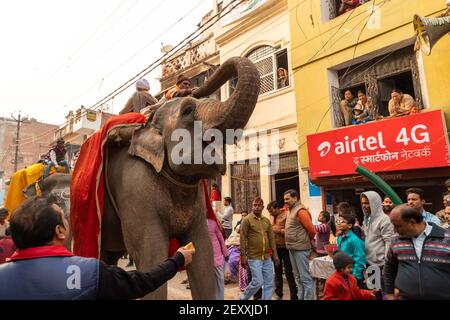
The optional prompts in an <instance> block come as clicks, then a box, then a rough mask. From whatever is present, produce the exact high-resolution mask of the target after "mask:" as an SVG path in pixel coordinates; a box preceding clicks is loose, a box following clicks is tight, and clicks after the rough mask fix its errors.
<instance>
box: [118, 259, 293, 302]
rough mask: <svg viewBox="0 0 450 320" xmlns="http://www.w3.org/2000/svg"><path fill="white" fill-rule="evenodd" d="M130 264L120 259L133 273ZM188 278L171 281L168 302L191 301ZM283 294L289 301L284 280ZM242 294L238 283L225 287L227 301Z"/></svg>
mask: <svg viewBox="0 0 450 320" xmlns="http://www.w3.org/2000/svg"><path fill="white" fill-rule="evenodd" d="M127 264H128V259H120V260H119V267H121V268H123V269H125V270H127V271H131V270H135V269H136V268H135V267H134V266H133V267H126V265H127ZM186 278H187V276H186V271H182V272H178V273H177V274H176V276H175V277H173V278H172V279H170V280H169V282H168V300H191V299H192V296H191V291H190V290H189V289H186V284H182V283H181V282H182V281H183V280H185V279H186ZM283 292H284V298H285V299H289V297H290V295H289V287H288V284H287V282H286V279H284V284H283ZM240 294H241V292H240V290H239V285H238V284H237V283H230V284H227V285H225V300H238V299H239V295H240Z"/></svg>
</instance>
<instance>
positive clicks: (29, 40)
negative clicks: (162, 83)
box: [0, 0, 213, 125]
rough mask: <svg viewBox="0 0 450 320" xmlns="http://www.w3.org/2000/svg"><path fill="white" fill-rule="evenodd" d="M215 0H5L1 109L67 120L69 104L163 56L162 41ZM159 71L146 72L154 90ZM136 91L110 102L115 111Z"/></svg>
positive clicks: (0, 14)
mask: <svg viewBox="0 0 450 320" xmlns="http://www.w3.org/2000/svg"><path fill="white" fill-rule="evenodd" d="M212 5H213V0H185V1H181V0H77V1H68V0H39V1H36V0H22V1H1V2H0V43H1V50H0V116H2V117H10V116H11V114H12V113H13V114H14V115H17V113H18V112H19V110H20V111H21V114H22V116H28V117H29V118H35V119H37V120H39V121H42V122H46V123H51V124H57V125H61V124H63V123H64V121H65V116H66V115H67V114H68V113H69V111H70V110H72V111H75V110H76V109H77V108H79V107H80V106H81V105H84V106H85V107H87V108H89V107H91V106H92V105H94V104H95V103H96V102H97V101H99V100H100V99H102V98H103V97H104V96H106V95H108V94H109V93H110V92H112V91H114V90H115V89H116V88H117V87H119V86H120V85H122V84H123V83H125V82H126V81H127V80H129V79H130V78H132V77H133V76H135V75H136V74H137V73H138V72H139V71H141V70H142V69H144V68H145V67H147V66H148V65H150V64H151V63H152V62H153V61H155V60H157V59H159V58H160V57H161V56H162V55H163V54H162V53H161V51H160V50H161V43H163V44H164V45H166V44H171V45H173V46H175V45H176V44H177V43H178V42H180V41H181V40H183V39H184V38H185V37H186V36H187V35H189V34H190V33H191V32H193V31H194V30H196V28H197V24H198V23H199V22H200V20H201V18H202V16H204V15H205V14H206V13H207V12H208V11H209V10H211V9H212ZM181 18H183V19H182V20H181V21H179V22H177V21H178V20H180V19H181ZM175 23H176V24H175ZM173 24H175V25H174V26H173V27H171V28H169V27H170V26H171V25H173ZM167 29H168V30H167ZM165 30H167V31H165ZM160 75H161V70H160V68H157V69H156V70H155V71H153V72H151V73H150V74H148V75H146V76H144V78H146V79H147V80H148V81H149V82H150V87H151V89H150V92H151V93H152V94H156V93H157V92H159V89H160V87H159V77H160ZM133 91H134V86H132V87H131V88H129V89H127V90H126V91H124V92H123V93H122V94H120V95H119V96H117V97H115V98H114V100H113V102H111V101H110V102H108V106H109V108H110V109H109V111H113V112H115V113H117V112H118V111H120V109H122V107H123V106H124V104H125V103H126V100H127V99H128V98H129V96H130V95H131V94H132V92H133Z"/></svg>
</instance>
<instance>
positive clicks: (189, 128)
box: [100, 57, 260, 300]
mask: <svg viewBox="0 0 450 320" xmlns="http://www.w3.org/2000/svg"><path fill="white" fill-rule="evenodd" d="M234 77H237V79H238V81H237V86H236V89H235V90H234V92H233V93H232V95H231V96H230V97H229V98H228V99H227V100H226V101H223V102H221V101H217V100H214V99H210V98H205V97H207V96H209V95H211V94H212V93H213V92H215V91H216V90H218V89H219V88H220V87H221V86H222V85H223V84H225V83H226V82H227V81H228V80H230V79H232V78H234ZM259 89H260V75H259V72H258V70H257V69H256V67H255V65H254V64H253V63H252V62H251V61H250V60H249V59H247V58H242V57H234V58H231V59H229V60H227V61H225V62H224V63H223V64H222V65H221V66H220V67H219V68H218V69H217V70H216V72H215V73H214V74H213V75H212V77H211V78H210V79H209V81H207V82H206V83H205V84H204V85H203V86H201V87H200V88H198V89H197V90H196V91H194V92H193V94H192V96H190V97H183V98H174V99H172V100H169V101H166V102H164V104H163V105H162V106H160V107H159V108H158V109H157V110H156V111H155V113H154V114H153V115H152V116H151V117H150V119H149V121H148V122H147V123H146V124H145V125H144V126H143V127H142V128H140V129H138V130H136V131H135V132H134V134H133V136H132V138H131V140H130V141H129V142H128V143H127V144H125V145H124V144H121V145H120V146H117V145H114V144H110V145H108V146H107V154H108V160H107V161H106V165H105V184H106V189H107V192H105V194H106V195H105V203H104V214H103V219H102V224H101V230H102V232H101V254H100V256H101V257H100V258H101V260H103V261H105V262H107V263H110V264H116V263H117V260H118V259H119V257H120V256H121V255H122V254H123V252H124V251H125V250H126V251H128V252H129V254H130V255H131V256H132V257H133V258H134V260H135V263H136V267H137V269H138V270H149V269H150V268H152V267H155V266H156V265H157V264H158V263H160V262H161V261H163V260H165V259H166V258H167V252H168V248H169V240H170V239H172V238H176V239H177V240H178V241H179V242H180V244H181V245H184V244H187V243H189V242H193V244H194V246H195V248H196V253H195V255H194V258H193V261H192V263H191V264H190V265H189V266H187V268H186V270H187V274H188V278H189V283H190V287H191V293H192V298H193V299H200V300H204V299H214V292H215V289H216V288H215V280H214V263H213V251H212V245H211V241H210V238H209V234H208V229H207V222H206V204H205V194H204V190H203V186H202V180H203V179H210V178H215V177H216V176H217V175H218V174H222V175H223V174H225V172H226V162H225V152H223V154H222V155H220V154H219V155H218V156H219V157H222V159H223V162H222V163H213V164H207V163H206V162H205V161H204V159H203V160H202V161H201V162H200V163H198V162H197V164H195V162H194V160H195V159H194V158H195V156H194V153H195V152H198V151H200V152H202V151H204V150H205V148H207V147H208V145H209V144H208V143H207V142H203V143H202V144H201V146H200V150H199V148H196V149H195V148H194V149H195V150H194V151H192V150H191V153H190V154H187V158H189V159H190V160H191V161H185V163H181V164H179V163H178V162H177V161H176V160H175V159H174V157H173V154H172V153H173V151H175V150H176V146H177V143H178V141H173V139H172V134H173V133H174V132H175V131H176V130H177V129H184V130H185V131H186V132H189V133H190V135H189V136H190V137H191V139H192V140H191V143H193V141H194V136H195V129H194V127H195V125H194V121H201V122H202V125H203V127H202V132H201V133H202V134H203V133H205V132H206V131H207V130H208V129H217V130H218V131H219V132H220V133H222V134H223V136H225V133H226V129H242V128H244V127H245V125H246V124H247V122H248V120H249V118H250V116H251V114H252V113H253V110H254V108H255V105H256V102H257V100H258V96H259ZM209 143H212V142H209ZM227 143H228V144H232V143H234V141H231V142H228V141H227ZM191 145H193V144H191ZM221 147H223V150H224V149H225V143H223V144H222V145H221ZM189 162H190V163H189ZM145 298H146V299H160V300H164V299H167V284H165V285H163V286H161V287H160V288H159V289H157V290H156V291H154V292H152V293H150V294H149V295H147V296H146V297H145Z"/></svg>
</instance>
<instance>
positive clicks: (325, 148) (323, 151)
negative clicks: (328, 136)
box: [317, 141, 331, 157]
mask: <svg viewBox="0 0 450 320" xmlns="http://www.w3.org/2000/svg"><path fill="white" fill-rule="evenodd" d="M330 150H331V144H330V143H329V142H328V141H325V142H322V143H321V144H320V145H319V146H318V147H317V151H319V152H320V156H321V157H325V156H326V155H327V154H328V152H330Z"/></svg>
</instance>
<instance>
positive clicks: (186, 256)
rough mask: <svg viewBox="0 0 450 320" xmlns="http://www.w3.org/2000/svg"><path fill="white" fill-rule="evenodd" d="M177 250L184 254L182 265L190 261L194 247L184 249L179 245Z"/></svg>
mask: <svg viewBox="0 0 450 320" xmlns="http://www.w3.org/2000/svg"><path fill="white" fill-rule="evenodd" d="M177 251H178V252H179V253H181V254H182V255H183V256H184V266H187V265H188V264H190V263H191V262H192V256H193V255H194V253H195V249H184V248H183V247H181V248H180V249H178V250H177Z"/></svg>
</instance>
